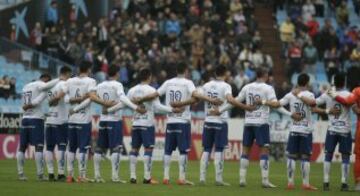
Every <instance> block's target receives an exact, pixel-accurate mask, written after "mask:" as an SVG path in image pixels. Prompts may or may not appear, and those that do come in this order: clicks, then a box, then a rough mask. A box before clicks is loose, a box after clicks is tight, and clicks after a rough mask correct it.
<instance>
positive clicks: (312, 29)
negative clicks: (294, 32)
mask: <svg viewBox="0 0 360 196" xmlns="http://www.w3.org/2000/svg"><path fill="white" fill-rule="evenodd" d="M306 26H307V28H308V34H309V36H310V37H311V39H314V38H315V36H316V35H317V34H318V32H319V27H320V25H319V23H318V21H317V20H316V19H315V18H314V17H312V16H310V17H309V20H308V21H307V24H306Z"/></svg>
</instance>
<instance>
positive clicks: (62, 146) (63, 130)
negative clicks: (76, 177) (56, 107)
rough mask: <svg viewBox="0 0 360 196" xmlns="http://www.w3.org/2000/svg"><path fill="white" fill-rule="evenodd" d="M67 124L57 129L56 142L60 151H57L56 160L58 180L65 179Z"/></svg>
mask: <svg viewBox="0 0 360 196" xmlns="http://www.w3.org/2000/svg"><path fill="white" fill-rule="evenodd" d="M67 134H68V131H67V124H65V123H64V124H62V125H60V128H59V129H58V130H56V143H57V147H58V151H57V153H56V155H55V156H56V160H57V166H58V177H57V180H58V181H64V180H65V160H66V159H65V151H66V146H67Z"/></svg>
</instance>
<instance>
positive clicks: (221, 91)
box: [201, 80, 232, 123]
mask: <svg viewBox="0 0 360 196" xmlns="http://www.w3.org/2000/svg"><path fill="white" fill-rule="evenodd" d="M201 89H202V91H203V93H204V95H206V96H208V97H210V98H214V99H215V98H218V99H220V100H221V101H223V104H222V105H224V104H226V103H227V99H226V96H227V95H228V94H230V95H231V93H232V91H231V86H230V85H229V84H228V83H226V82H224V81H221V80H213V81H210V82H207V83H206V84H204V86H203V87H202V88H201ZM220 107H221V106H220ZM212 109H214V105H213V104H211V103H209V102H205V114H206V118H205V121H206V122H214V123H222V122H224V121H226V119H227V118H229V114H228V112H227V111H226V112H223V113H222V114H221V115H220V116H214V115H210V114H209V111H210V110H212Z"/></svg>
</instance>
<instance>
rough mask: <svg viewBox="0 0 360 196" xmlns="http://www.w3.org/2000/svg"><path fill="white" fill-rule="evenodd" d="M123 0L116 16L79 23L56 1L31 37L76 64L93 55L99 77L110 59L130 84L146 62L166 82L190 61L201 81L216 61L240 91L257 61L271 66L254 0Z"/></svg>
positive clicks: (43, 48)
mask: <svg viewBox="0 0 360 196" xmlns="http://www.w3.org/2000/svg"><path fill="white" fill-rule="evenodd" d="M116 2H117V3H116V6H115V7H114V8H113V9H112V11H111V14H110V16H108V17H104V18H101V19H99V21H97V23H92V22H90V21H85V22H81V23H80V22H79V21H77V20H76V17H74V14H73V13H72V12H70V13H69V15H67V16H62V15H59V13H60V12H58V11H57V9H58V8H57V3H56V1H53V2H52V3H51V5H50V8H49V10H48V14H46V16H47V19H46V23H45V26H44V27H42V25H41V24H40V23H38V24H36V26H35V27H34V29H33V30H32V32H31V38H30V41H31V44H32V45H33V47H34V48H36V49H38V50H40V51H43V52H46V53H48V54H50V55H51V56H54V57H56V58H60V59H61V60H63V61H65V62H68V63H69V64H71V65H74V66H76V65H77V64H79V62H81V61H84V60H86V61H90V62H92V63H93V65H94V70H93V72H94V75H95V77H96V79H97V80H98V81H102V80H104V79H105V76H106V72H107V69H108V67H109V65H116V66H119V67H120V79H119V80H120V81H121V82H122V83H123V84H124V86H125V87H129V86H131V85H133V83H134V82H135V78H136V71H137V70H139V69H140V68H142V67H145V66H148V67H150V68H151V70H153V73H154V74H155V76H156V77H154V81H153V85H154V86H155V87H156V86H159V85H160V84H161V83H162V82H163V81H164V80H165V79H167V78H170V77H173V76H174V75H175V73H174V71H175V69H174V67H175V65H176V64H177V63H179V62H185V63H187V64H188V65H189V67H190V69H191V79H192V80H193V81H194V83H195V84H196V85H199V84H201V83H202V82H203V81H206V80H208V79H207V78H209V77H211V75H212V70H213V68H214V66H216V65H219V64H222V65H226V66H228V67H229V68H230V69H231V71H232V76H233V77H232V79H231V81H230V82H231V83H232V84H233V86H234V90H235V91H239V90H240V89H241V87H242V86H243V85H244V84H246V83H247V82H249V81H251V80H252V79H254V68H256V67H259V66H266V67H268V68H269V69H271V67H272V64H273V62H272V59H271V57H270V56H269V55H267V54H264V53H263V52H262V50H261V46H262V38H261V35H260V33H259V31H258V30H257V26H258V24H257V22H256V20H255V18H254V15H253V12H254V2H253V1H252V0H133V1H125V0H122V1H121V0H120V1H119V0H118V1H116ZM65 24H67V25H65ZM234 93H236V92H234Z"/></svg>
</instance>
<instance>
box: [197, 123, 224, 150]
mask: <svg viewBox="0 0 360 196" xmlns="http://www.w3.org/2000/svg"><path fill="white" fill-rule="evenodd" d="M202 145H203V147H204V149H208V150H211V149H212V148H213V146H214V145H215V149H224V148H225V147H226V146H227V145H228V124H227V123H221V124H220V123H209V122H205V124H204V131H203V134H202Z"/></svg>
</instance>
